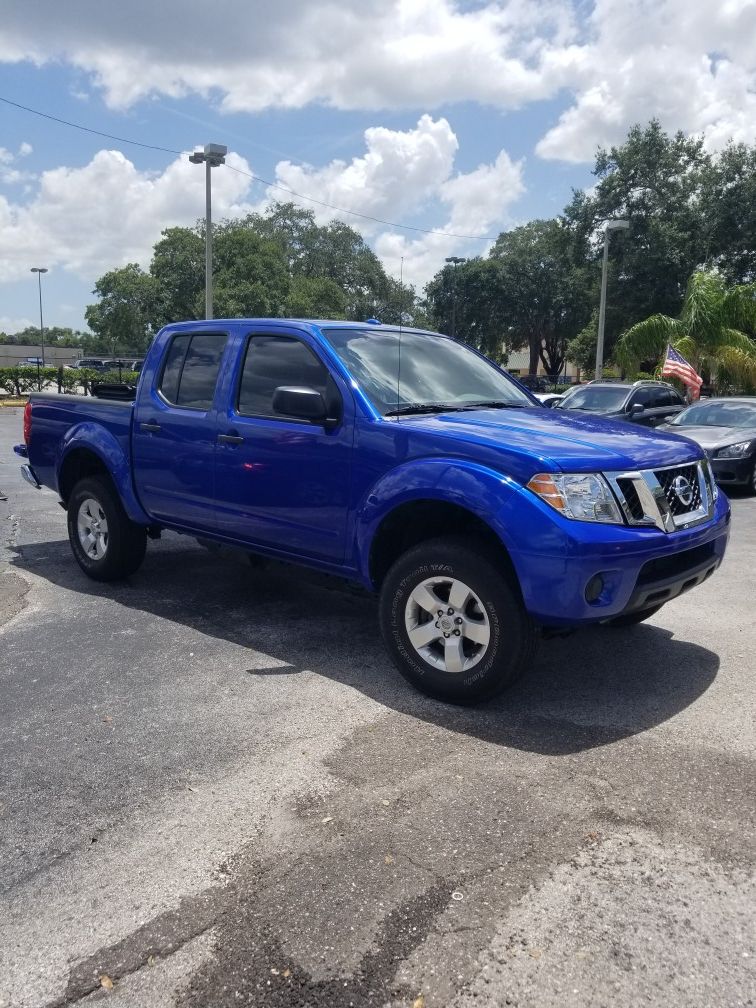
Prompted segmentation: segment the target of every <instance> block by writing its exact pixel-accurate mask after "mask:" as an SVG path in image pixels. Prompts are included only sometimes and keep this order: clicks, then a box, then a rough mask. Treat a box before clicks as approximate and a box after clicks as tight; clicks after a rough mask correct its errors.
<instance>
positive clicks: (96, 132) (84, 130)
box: [0, 95, 182, 154]
mask: <svg viewBox="0 0 756 1008" xmlns="http://www.w3.org/2000/svg"><path fill="white" fill-rule="evenodd" d="M0 101H1V102H5V104H6V105H12V106H13V107H14V108H17V109H22V110H23V111H24V112H31V113H32V115H36V116H40V117H41V118H42V119H50V120H51V122H56V123H59V124H60V125H61V126H70V127H71V128H72V129H77V130H81V131H82V133H94V135H95V136H101V137H106V138H107V139H108V140H117V141H118V142H119V143H125V144H132V145H133V146H134V147H145V148H147V150H158V151H163V152H164V153H165V154H181V153H182V152H181V151H177V150H172V149H171V148H170V147H158V146H156V145H155V144H147V143H142V142H141V141H140V140H127V139H126V137H119V136H115V135H114V134H113V133H103V132H102V130H96V129H92V128H91V127H90V126H82V125H81V124H80V123H74V122H69V121H68V119H59V118H58V117H57V116H54V115H48V114H47V112H40V111H39V109H33V108H29V106H28V105H21V104H20V103H19V102H14V101H11V100H10V98H3V96H2V95H0Z"/></svg>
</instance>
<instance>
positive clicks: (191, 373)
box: [132, 332, 228, 531]
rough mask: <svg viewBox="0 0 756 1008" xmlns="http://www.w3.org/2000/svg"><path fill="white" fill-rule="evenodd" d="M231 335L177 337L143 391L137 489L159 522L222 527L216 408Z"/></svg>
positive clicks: (136, 444)
mask: <svg viewBox="0 0 756 1008" xmlns="http://www.w3.org/2000/svg"><path fill="white" fill-rule="evenodd" d="M227 342H228V336H227V334H226V333H217V332H213V333H180V334H178V335H176V336H174V337H173V340H172V341H171V344H170V347H169V348H168V351H167V353H166V357H165V364H164V367H163V369H162V373H160V374H159V375H158V376H157V378H156V381H155V383H154V387H153V388H152V389H150V390H149V392H148V393H147V394H146V395H140V400H139V402H138V403H137V406H136V409H135V416H134V433H133V437H132V455H133V459H134V480H135V483H136V488H137V493H138V495H139V499H140V500H141V502H142V504H143V506H144V507H145V509H146V510H147V512H148V513H149V514H150V515H151V516H152V517H154V518H155V519H157V520H158V521H162V522H166V523H170V524H176V525H181V526H185V527H188V528H192V529H198V530H202V531H212V530H214V529H215V527H216V521H215V494H214V470H213V465H214V456H215V446H216V438H217V426H218V415H217V409H216V408H215V406H214V396H215V390H216V387H217V382H218V375H219V373H220V368H221V362H222V358H223V353H224V349H225V347H226V345H227Z"/></svg>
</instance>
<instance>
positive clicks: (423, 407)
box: [383, 403, 465, 416]
mask: <svg viewBox="0 0 756 1008" xmlns="http://www.w3.org/2000/svg"><path fill="white" fill-rule="evenodd" d="M464 408H465V407H464V406H450V405H449V404H448V403H412V404H411V405H409V406H399V407H397V409H392V410H389V411H388V412H387V413H384V414H383V415H384V416H408V415H409V414H411V413H449V412H451V411H453V410H461V409H464Z"/></svg>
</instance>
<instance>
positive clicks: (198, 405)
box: [158, 332, 228, 410]
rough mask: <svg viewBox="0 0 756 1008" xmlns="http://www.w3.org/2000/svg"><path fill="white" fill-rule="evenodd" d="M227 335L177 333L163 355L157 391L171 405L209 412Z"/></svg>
mask: <svg viewBox="0 0 756 1008" xmlns="http://www.w3.org/2000/svg"><path fill="white" fill-rule="evenodd" d="M227 343H228V336H227V334H226V333H215V332H207V333H206V332H201V333H179V334H177V335H176V336H174V337H173V339H172V340H171V343H170V346H169V347H168V352H167V354H166V356H165V363H164V365H163V372H162V374H161V376H160V383H159V385H158V391H159V392H160V394H161V396H162V397H163V399H165V401H166V402H167V403H170V405H171V406H181V407H183V408H184V409H195V410H209V409H210V407H211V406H212V403H213V398H214V396H215V388H216V386H217V384H218V375H219V373H220V366H221V361H222V359H223V352H224V350H225V349H226V344H227Z"/></svg>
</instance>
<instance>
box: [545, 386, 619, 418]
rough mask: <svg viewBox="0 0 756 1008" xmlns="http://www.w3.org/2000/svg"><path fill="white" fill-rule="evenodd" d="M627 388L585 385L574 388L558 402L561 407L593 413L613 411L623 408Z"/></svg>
mask: <svg viewBox="0 0 756 1008" xmlns="http://www.w3.org/2000/svg"><path fill="white" fill-rule="evenodd" d="M625 399H627V388H622V387H619V388H618V387H616V386H613V385H585V386H584V387H583V388H578V389H574V390H573V391H572V392H568V393H567V395H566V396H565V397H564V399H562V401H561V402H560V403H558V404H557V405H558V407H559V409H575V410H589V411H590V412H591V413H613V412H614V411H615V410H619V409H622V404H623V403H624V401H625Z"/></svg>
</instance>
